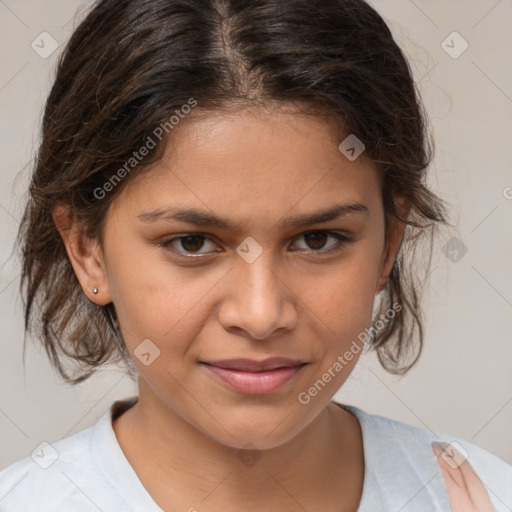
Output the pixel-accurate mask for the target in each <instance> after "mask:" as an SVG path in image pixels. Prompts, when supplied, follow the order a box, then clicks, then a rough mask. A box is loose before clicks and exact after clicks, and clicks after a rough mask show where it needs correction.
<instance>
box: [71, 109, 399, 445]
mask: <svg viewBox="0 0 512 512" xmlns="http://www.w3.org/2000/svg"><path fill="white" fill-rule="evenodd" d="M173 137H174V138H173V140H172V143H169V144H168V146H167V148H166V151H165V154H164V157H163V159H162V160H161V161H160V162H159V163H158V164H157V165H155V166H154V167H153V168H152V169H151V170H149V171H148V172H145V173H142V174H140V175H138V176H135V177H133V178H132V179H131V180H130V182H128V183H127V185H126V187H125V188H124V189H123V190H122V192H121V193H120V194H119V195H118V196H117V197H116V199H115V200H114V202H113V203H112V205H111V207H110V209H109V211H108V214H107V217H106V220H105V226H104V237H103V248H102V261H103V265H104V283H102V284H101V292H100V297H99V298H98V300H101V298H102V297H103V300H104V302H109V301H110V300H112V301H113V302H114V305H115V308H116V311H117V315H118V318H119V322H120V324H121V326H122V331H123V336H124V339H125V342H126V345H127V347H128V349H129V351H130V353H131V354H132V355H133V360H134V362H135V364H136V365H137V367H138V370H139V375H140V384H141V388H144V393H145V394H146V397H147V398H149V397H151V401H152V403H158V404H159V406H160V410H161V411H165V413H166V414H168V415H169V418H171V417H179V418H180V419H181V420H183V421H185V422H186V423H188V424H190V425H192V426H194V427H195V428H196V429H198V430H199V431H201V432H203V433H205V434H206V435H208V436H210V437H211V438H213V439H214V440H216V441H218V442H220V443H223V444H225V445H228V446H233V447H242V446H244V445H245V444H246V443H248V442H251V443H254V444H255V445H256V446H258V447H261V448H271V447H275V446H278V445H280V444H282V443H285V442H286V441H287V440H290V439H291V438H293V437H294V436H295V435H297V434H298V433H299V432H300V431H301V430H302V429H304V428H305V427H306V426H307V425H308V424H310V423H311V422H312V421H313V420H314V419H315V418H316V417H317V416H318V415H319V414H320V413H321V412H322V411H323V410H325V408H326V405H327V404H328V403H329V401H330V400H331V398H332V396H333V394H334V393H335V392H336V391H337V390H338V388H339V387H340V386H341V385H342V384H343V382H344V381H345V380H346V379H347V377H348V376H349V374H350V372H351V370H352V368H353V366H354V365H355V363H356V361H357V358H358V357H359V354H360V352H357V353H356V352H355V351H352V352H353V357H352V359H351V360H347V358H343V360H344V364H341V363H340V360H339V356H343V354H344V353H345V352H346V351H347V350H349V349H350V347H351V345H352V344H353V342H354V340H357V339H358V335H360V334H361V332H363V331H364V329H365V328H366V327H368V326H369V323H370V321H371V313H372V306H373V303H374V299H375V294H376V293H377V292H378V291H379V287H380V286H381V284H382V282H383V279H385V277H383V276H387V275H388V274H389V272H390V270H391V266H392V264H393V261H394V256H395V255H396V250H397V249H398V245H399V241H400V240H399V237H398V238H397V240H398V242H397V243H394V245H393V243H391V245H389V244H388V245H386V243H385V229H384V211H383V205H382V198H381V194H382V192H381V183H380V179H379V176H378V174H377V171H376V169H375V168H374V166H373V164H372V163H371V162H370V161H369V160H367V159H365V158H364V154H363V156H360V157H359V158H357V159H356V160H355V161H349V160H348V159H347V158H346V157H345V156H344V155H343V154H342V153H341V152H340V151H339V150H338V144H339V143H340V142H341V140H339V141H337V140H336V138H335V137H333V132H332V128H331V127H330V126H329V125H328V124H326V123H325V122H324V121H322V120H320V119H314V118H306V117H299V116H297V115H296V114H293V113H286V112H277V111H274V112H272V113H267V114H263V113H262V112H261V111H260V112H259V113H258V114H256V113H255V112H251V111H245V112H244V113H239V114H231V115H228V114H224V115H221V114H215V115H213V114H212V115H211V116H209V117H207V118H205V119H202V120H195V121H194V122H192V123H188V124H185V123H183V124H182V125H181V126H179V130H178V129H177V130H175V132H173ZM191 210H194V212H191ZM187 212H188V213H187ZM324 212H331V213H330V214H328V215H325V216H324V218H320V216H319V215H318V214H320V213H324ZM313 215H314V216H316V217H317V218H312V216H313ZM308 217H309V218H308ZM397 233H398V234H400V233H399V230H398V231H397ZM386 247H388V248H391V254H390V253H389V251H386ZM81 281H82V284H83V279H81ZM84 288H85V287H84ZM101 294H103V296H101ZM360 345H361V343H360ZM352 346H353V345H352ZM337 361H338V363H339V364H338V365H336V364H335V363H336V362H337ZM340 365H341V369H340ZM326 372H327V373H328V374H329V376H328V377H325V373H326ZM323 375H324V377H323V378H322V376H323ZM319 379H320V380H322V384H319V383H318V381H319ZM315 383H317V384H316V387H315ZM312 388H314V389H316V392H315V391H314V390H313V391H311V389H312ZM143 399H144V395H143V393H142V391H141V397H140V400H143Z"/></svg>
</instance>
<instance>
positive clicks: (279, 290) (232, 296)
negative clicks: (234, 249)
mask: <svg viewBox="0 0 512 512" xmlns="http://www.w3.org/2000/svg"><path fill="white" fill-rule="evenodd" d="M228 288H229V292H228V294H227V298H226V299H225V300H224V301H223V302H222V304H221V306H220V308H219V312H218V320H219V322H220V323H221V325H222V326H223V327H224V329H226V330H227V331H229V332H231V333H234V334H239V335H242V336H246V337H250V338H253V339H255V340H265V339H267V338H270V337H271V336H273V335H275V334H276V333H277V332H278V331H283V332H284V331H287V330H292V329H293V328H294V327H295V326H296V324H297V321H298V314H297V308H296V297H295V295H294V294H293V292H292V291H291V289H290V286H289V285H288V284H287V283H286V281H285V278H284V276H283V275H281V276H280V275H279V269H278V268H277V266H276V265H273V264H272V261H270V259H269V258H265V257H263V254H262V255H261V256H260V257H259V258H257V259H256V260H255V261H253V262H252V263H247V262H246V261H244V260H242V259H241V258H240V260H239V261H237V263H236V264H235V267H234V268H233V269H232V270H231V272H230V273H229V282H228Z"/></svg>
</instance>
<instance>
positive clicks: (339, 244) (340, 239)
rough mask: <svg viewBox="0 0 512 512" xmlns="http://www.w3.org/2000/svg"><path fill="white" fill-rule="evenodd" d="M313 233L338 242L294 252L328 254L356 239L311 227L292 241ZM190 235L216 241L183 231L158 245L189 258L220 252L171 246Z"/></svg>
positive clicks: (342, 233)
mask: <svg viewBox="0 0 512 512" xmlns="http://www.w3.org/2000/svg"><path fill="white" fill-rule="evenodd" d="M311 233H326V234H327V235H328V236H331V237H332V238H335V239H336V240H337V243H336V244H334V246H333V247H331V248H329V249H318V250H314V249H309V250H307V249H295V250H292V252H306V253H308V254H313V255H315V254H318V255H322V254H328V253H330V252H335V251H336V250H341V249H342V248H343V246H344V245H345V244H348V243H350V242H353V241H354V239H353V237H352V236H351V235H349V234H348V233H346V232H344V231H337V230H330V229H310V230H307V231H303V232H302V233H299V234H298V235H296V236H295V237H294V238H293V239H292V242H295V241H296V240H298V239H300V238H301V237H303V236H305V235H308V234H311ZM188 236H199V237H203V238H205V239H206V240H209V241H211V242H214V239H215V237H214V236H212V235H210V234H207V233H202V232H192V233H182V234H180V235H173V236H172V237H170V238H167V239H163V240H162V241H160V242H159V243H158V244H157V245H159V246H161V247H164V249H165V250H168V251H169V252H172V253H174V254H177V255H178V256H179V257H183V258H189V259H190V258H200V257H204V258H206V257H208V256H211V255H213V254H215V253H217V252H220V251H214V252H209V253H192V252H189V253H187V252H183V251H179V250H177V249H174V248H173V247H172V246H171V244H172V242H174V241H176V240H180V239H183V238H186V237H188Z"/></svg>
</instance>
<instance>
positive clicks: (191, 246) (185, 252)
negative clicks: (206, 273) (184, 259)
mask: <svg viewBox="0 0 512 512" xmlns="http://www.w3.org/2000/svg"><path fill="white" fill-rule="evenodd" d="M208 243H209V244H211V246H212V247H211V248H210V250H209V251H208V252H205V251H204V248H205V245H206V249H208ZM159 245H160V246H162V247H163V248H164V249H165V250H168V251H172V252H175V253H177V254H179V255H182V256H190V257H193V256H195V255H197V256H207V255H210V254H212V253H214V252H216V250H215V249H216V248H217V246H216V245H215V244H214V243H213V242H212V240H211V239H210V238H209V237H207V236H206V235H202V234H199V233H190V234H187V235H181V236H175V237H174V238H170V239H168V240H164V241H162V242H160V244H159ZM200 251H201V252H200ZM194 253H196V254H194Z"/></svg>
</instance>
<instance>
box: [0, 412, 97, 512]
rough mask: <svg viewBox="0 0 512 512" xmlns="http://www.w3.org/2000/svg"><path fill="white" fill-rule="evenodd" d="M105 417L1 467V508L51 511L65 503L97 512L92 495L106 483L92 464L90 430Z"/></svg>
mask: <svg viewBox="0 0 512 512" xmlns="http://www.w3.org/2000/svg"><path fill="white" fill-rule="evenodd" d="M106 417H107V416H103V418H101V419H100V420H99V421H98V422H97V423H96V425H95V426H93V427H90V428H88V429H85V430H82V431H80V432H78V433H76V434H74V435H72V436H69V437H66V438H63V439H60V440H58V441H55V442H51V443H48V442H43V443H41V444H40V445H39V446H38V447H37V448H36V449H35V450H34V451H33V452H32V454H31V455H30V456H27V457H25V458H23V459H21V460H18V461H17V462H14V463H13V464H11V465H10V466H8V467H7V468H5V469H4V470H2V471H1V472H0V510H1V511H2V512H4V511H5V512H11V511H12V512H14V511H20V510H23V511H24V512H29V511H30V512H31V511H34V512H35V511H37V512H50V511H55V510H59V509H61V507H62V506H64V505H65V508H67V509H68V510H74V511H77V512H78V511H80V512H82V511H83V512H88V511H95V512H97V511H98V507H97V505H96V503H95V494H97V493H98V492H101V488H102V487H103V489H104V488H105V485H106V482H104V480H103V479H102V477H101V471H98V468H97V465H96V464H95V460H94V455H93V446H92V444H93V433H94V431H95V429H98V428H99V427H100V426H101V423H102V421H103V422H104V421H105V419H106ZM94 487H99V489H96V490H93V489H94ZM20 505H22V508H20ZM105 510H107V509H105Z"/></svg>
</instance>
